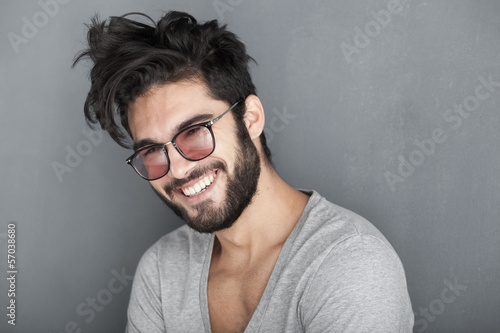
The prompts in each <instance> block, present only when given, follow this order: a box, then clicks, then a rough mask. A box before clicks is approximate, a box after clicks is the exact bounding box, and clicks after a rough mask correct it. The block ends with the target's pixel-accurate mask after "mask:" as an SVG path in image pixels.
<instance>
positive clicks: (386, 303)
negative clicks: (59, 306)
mask: <svg viewBox="0 0 500 333" xmlns="http://www.w3.org/2000/svg"><path fill="white" fill-rule="evenodd" d="M308 194H311V196H310V198H309V201H308V203H307V205H306V207H305V209H304V212H303V213H302V216H301V218H300V220H299V221H298V223H297V225H296V226H295V228H294V229H293V231H292V232H291V234H290V235H289V237H288V239H287V240H286V242H285V244H284V246H283V248H282V250H281V252H280V255H279V257H278V261H277V262H276V265H275V267H274V270H273V272H272V274H271V277H270V279H269V281H268V283H267V286H266V289H265V291H264V294H263V295H262V298H261V300H260V302H259V304H258V306H257V308H256V309H255V312H254V313H253V316H252V318H251V320H250V322H249V323H248V326H247V328H246V330H245V332H246V333H248V332H266V333H267V332H273V333H274V332H356V333H359V332H384V333H387V332H411V331H412V327H413V320H414V317H413V311H412V307H411V302H410V298H409V296H408V290H407V287H406V279H405V274H404V270H403V266H402V264H401V261H400V260H399V257H398V255H397V254H396V252H395V251H394V249H393V248H392V247H391V245H390V244H389V242H388V241H387V240H386V239H385V237H384V236H383V235H382V234H381V233H380V232H379V231H378V230H377V229H376V228H375V227H374V226H373V225H372V224H371V223H370V222H368V221H367V220H365V219H364V218H362V217H360V216H359V215H356V214H354V213H353V212H351V211H349V210H347V209H344V208H341V207H339V206H337V205H334V204H332V203H330V202H328V201H327V200H326V199H325V198H323V197H321V196H320V195H319V194H318V193H317V192H314V191H312V192H309V193H308ZM213 244H214V234H200V233H198V232H196V231H194V230H192V229H190V228H189V227H187V226H182V227H180V228H178V229H177V230H175V231H173V232H171V233H169V234H167V235H165V236H163V237H162V238H161V239H160V240H159V241H158V242H156V243H155V244H154V245H153V246H152V247H151V248H149V249H148V250H147V251H146V253H145V254H144V255H143V257H142V259H141V261H140V263H139V266H138V268H137V271H136V274H135V278H134V283H133V287H132V294H131V297H130V304H129V308H128V323H127V332H128V333H135V332H141V333H157V332H158V333H159V332H190V333H192V332H210V319H209V315H208V303H207V278H208V271H209V265H210V259H211V256H212V249H213Z"/></svg>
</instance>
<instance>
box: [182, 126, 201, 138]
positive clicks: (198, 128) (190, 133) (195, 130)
mask: <svg viewBox="0 0 500 333" xmlns="http://www.w3.org/2000/svg"><path fill="white" fill-rule="evenodd" d="M201 129H202V127H201V126H196V127H193V128H190V129H188V130H187V131H186V132H184V137H189V136H193V135H195V134H197V133H198V132H199V131H201Z"/></svg>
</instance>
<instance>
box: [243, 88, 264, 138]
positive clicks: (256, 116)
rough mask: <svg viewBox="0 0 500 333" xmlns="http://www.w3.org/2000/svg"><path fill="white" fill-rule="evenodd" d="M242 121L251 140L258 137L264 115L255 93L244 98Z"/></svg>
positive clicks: (261, 129)
mask: <svg viewBox="0 0 500 333" xmlns="http://www.w3.org/2000/svg"><path fill="white" fill-rule="evenodd" d="M243 121H244V122H245V126H246V128H247V130H248V134H249V135H250V138H251V139H252V140H254V139H256V138H258V137H259V136H260V134H261V133H262V131H263V130H264V124H265V122H266V117H265V115H264V108H263V107H262V104H261V103H260V99H259V98H258V97H257V96H255V95H249V96H248V97H247V98H246V99H245V115H244V116H243Z"/></svg>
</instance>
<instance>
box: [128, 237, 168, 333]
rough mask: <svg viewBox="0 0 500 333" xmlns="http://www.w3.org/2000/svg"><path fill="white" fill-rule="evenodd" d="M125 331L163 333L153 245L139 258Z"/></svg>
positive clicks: (158, 280) (157, 273)
mask: <svg viewBox="0 0 500 333" xmlns="http://www.w3.org/2000/svg"><path fill="white" fill-rule="evenodd" d="M127 317H128V321H127V328H126V333H163V332H166V330H165V324H164V321H163V314H162V307H161V294H160V275H159V271H158V261H157V254H156V251H155V250H154V247H153V248H151V249H149V250H148V251H147V252H146V253H145V254H144V255H143V256H142V258H141V260H140V262H139V265H138V267H137V271H136V273H135V277H134V282H133V284H132V293H131V295H130V302H129V306H128V313H127Z"/></svg>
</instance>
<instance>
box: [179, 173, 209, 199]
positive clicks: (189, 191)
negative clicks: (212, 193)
mask: <svg viewBox="0 0 500 333" xmlns="http://www.w3.org/2000/svg"><path fill="white" fill-rule="evenodd" d="M216 176H217V174H216V173H215V172H214V173H213V174H211V175H208V176H205V177H204V178H202V179H200V180H199V181H198V182H196V183H194V184H192V185H191V186H188V187H183V188H182V189H181V190H182V193H184V195H185V196H186V197H194V196H197V195H198V194H200V193H203V192H205V191H206V190H207V188H208V187H209V186H210V185H211V184H212V183H213V182H214V179H215V177H216Z"/></svg>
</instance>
